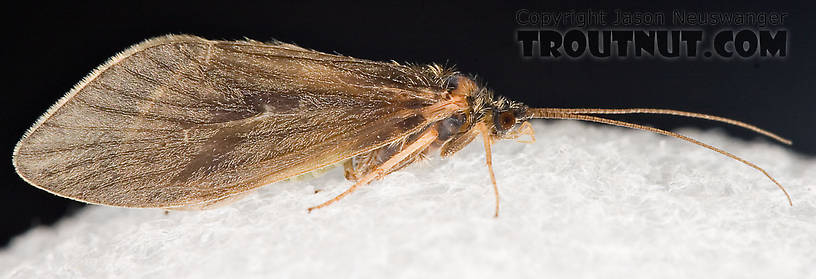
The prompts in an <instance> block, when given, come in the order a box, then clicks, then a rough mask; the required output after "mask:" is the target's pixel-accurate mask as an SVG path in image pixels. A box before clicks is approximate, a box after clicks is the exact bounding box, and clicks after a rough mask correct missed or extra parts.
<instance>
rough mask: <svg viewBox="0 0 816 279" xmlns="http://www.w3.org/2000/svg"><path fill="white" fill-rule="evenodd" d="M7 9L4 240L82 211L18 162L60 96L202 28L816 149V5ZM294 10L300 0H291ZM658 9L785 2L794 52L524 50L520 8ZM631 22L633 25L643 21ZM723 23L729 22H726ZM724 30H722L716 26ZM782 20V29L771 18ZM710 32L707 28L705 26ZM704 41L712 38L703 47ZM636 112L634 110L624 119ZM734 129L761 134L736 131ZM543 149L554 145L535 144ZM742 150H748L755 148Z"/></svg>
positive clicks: (209, 34) (121, 4) (536, 101)
mask: <svg viewBox="0 0 816 279" xmlns="http://www.w3.org/2000/svg"><path fill="white" fill-rule="evenodd" d="M19 2H21V1H15V3H16V4H15V5H21V6H5V7H3V9H4V12H3V18H2V20H3V21H4V24H3V26H4V29H5V32H3V33H4V36H3V37H4V38H3V41H4V42H3V44H2V48H3V51H2V61H3V65H4V68H5V69H6V71H7V72H6V75H5V78H4V80H5V83H4V85H5V90H4V93H5V98H6V102H5V105H6V107H5V108H4V109H2V110H0V113H2V121H3V122H4V126H3V127H4V128H5V129H4V131H5V137H4V139H3V140H4V142H3V145H2V146H4V149H3V150H4V151H3V152H5V154H6V159H5V161H4V163H3V164H2V170H3V175H5V180H4V181H5V182H6V183H5V185H3V187H4V188H3V192H2V194H0V197H2V201H0V212H2V217H3V219H2V229H0V245H5V244H7V243H8V241H9V240H10V238H11V237H12V236H13V235H16V234H19V233H22V232H23V231H25V230H26V229H28V228H30V227H32V226H36V225H41V224H52V223H54V222H55V221H56V220H58V219H59V218H61V217H63V216H65V214H66V212H67V213H70V212H75V211H76V210H77V209H79V208H81V205H80V204H79V203H77V202H73V201H69V200H67V199H63V198H59V197H56V196H53V195H50V194H48V193H46V192H44V191H41V190H38V189H36V188H34V187H31V186H29V185H27V184H26V183H25V182H24V181H23V180H22V179H20V178H19V177H18V176H17V175H16V174H15V173H14V170H13V167H12V166H11V153H12V149H13V147H14V144H15V143H16V141H17V140H18V139H19V138H20V137H21V136H22V135H23V133H24V132H25V130H26V129H27V128H28V127H29V126H30V125H31V124H32V123H33V122H34V121H35V120H36V119H37V117H39V116H40V115H41V114H42V113H43V112H45V110H46V109H47V108H48V107H49V106H50V105H51V104H52V103H54V102H55V101H56V100H57V99H58V98H59V97H60V96H62V95H63V94H64V93H65V92H67V91H68V90H69V89H70V88H71V87H72V86H73V85H74V84H75V83H77V82H78V81H79V80H80V79H82V78H83V77H84V76H85V75H86V74H87V73H89V72H90V71H91V70H93V69H94V68H95V67H96V66H97V65H99V64H101V63H103V62H104V61H105V60H106V59H107V58H108V57H110V56H112V55H114V54H115V53H117V52H119V51H121V50H124V49H125V48H127V47H128V46H130V45H132V44H135V43H138V42H140V41H142V40H144V39H146V38H150V37H154V36H159V35H164V34H195V35H199V36H203V37H206V38H209V39H230V40H236V39H242V38H244V37H247V38H252V39H256V40H260V41H268V40H271V39H273V38H274V39H278V40H281V41H284V42H292V43H297V44H299V45H301V46H304V47H307V48H311V49H316V50H320V51H324V52H333V51H336V52H339V53H342V54H345V55H349V56H354V57H358V58H367V59H372V60H395V61H401V62H415V63H431V62H439V63H443V64H447V65H457V67H458V68H459V69H460V70H462V71H464V72H469V73H474V74H478V76H479V77H480V78H481V79H482V80H483V81H486V82H487V84H488V86H490V87H491V88H493V89H495V91H496V92H498V93H499V94H502V95H505V96H508V97H510V98H512V99H515V100H519V101H522V102H525V103H527V104H528V105H531V106H538V107H602V108H623V107H661V108H674V109H681V110H689V111H695V112H702V113H711V114H717V115H722V116H726V117H731V118H735V119H739V120H743V121H747V122H749V123H753V124H755V125H757V126H759V127H763V128H768V129H770V130H772V131H774V132H777V133H779V134H781V135H783V136H785V137H788V138H790V139H792V140H793V141H794V143H795V145H794V146H793V147H791V149H792V150H795V151H797V152H799V153H801V154H807V155H806V156H813V155H814V154H816V144H814V139H816V132H814V129H813V128H814V124H816V112H815V111H814V109H813V106H814V104H816V94H814V88H816V86H814V79H813V78H812V77H813V76H814V75H813V73H814V70H813V69H812V68H811V66H814V63H813V62H812V61H814V55H813V52H814V50H816V44H814V38H813V36H812V35H813V30H814V29H813V27H816V26H814V24H813V23H812V21H813V15H814V14H813V12H812V8H813V7H803V6H801V5H811V4H805V3H809V2H808V1H802V2H803V3H796V4H787V3H784V2H779V1H773V2H770V1H762V2H760V1H756V2H753V3H741V4H739V5H737V6H734V5H733V4H731V5H729V4H725V3H723V4H717V3H711V2H709V1H699V2H697V3H695V2H688V1H686V2H684V3H685V4H683V6H667V5H662V6H661V5H655V4H652V3H651V1H627V2H618V3H614V4H612V3H604V4H599V3H593V2H587V1H547V2H530V3H504V4H499V3H492V4H481V3H475V2H464V3H447V4H435V3H434V4H432V3H433V2H416V3H402V2H395V3H381V4H355V5H349V4H347V3H339V2H337V3H312V2H308V1H295V2H294V3H292V2H290V3H274V2H272V1H269V2H264V3H239V2H238V1H230V2H226V3H221V4H211V3H203V2H196V3H186V4H183V3H164V2H135V1H115V2H114V1H110V2H103V3H84V4H67V3H62V4H41V3H32V2H31V1H29V3H19ZM293 5H294V6H293ZM522 8H524V9H529V10H537V11H567V10H570V9H586V8H592V9H605V10H607V11H612V10H613V9H616V8H619V9H626V10H632V11H634V10H641V11H662V12H664V13H666V14H667V15H670V13H671V10H672V9H674V8H685V9H690V10H705V11H724V12H733V11H754V12H758V11H784V12H788V13H789V14H790V16H789V17H788V18H787V20H786V22H785V25H784V26H783V27H784V28H785V29H787V30H789V36H790V38H789V48H788V57H787V58H786V59H758V58H751V59H730V60H721V59H710V60H704V59H696V60H693V59H678V60H675V61H669V60H667V59H663V58H643V59H633V58H629V59H609V60H606V61H600V60H596V59H590V58H584V59H579V60H571V59H561V60H557V61H553V60H544V59H522V58H521V56H520V45H519V44H518V42H517V41H516V40H515V37H514V36H515V31H516V30H517V29H518V28H519V26H518V25H516V23H515V22H514V13H515V11H517V10H518V9H522ZM635 28H636V27H635ZM716 28H727V26H719V27H716ZM716 28H715V29H716ZM774 28H779V27H774ZM710 31H712V29H708V30H707V32H710ZM703 47H704V48H705V46H703ZM624 119H626V120H634V118H624ZM637 121H638V122H642V123H648V124H653V125H656V126H658V127H661V128H669V129H671V128H675V127H680V126H697V127H701V128H711V127H721V126H723V125H718V124H714V123H710V122H707V121H697V120H690V119H676V118H670V117H654V118H652V117H640V118H637ZM723 129H725V131H727V132H728V134H730V135H733V136H736V137H742V138H746V139H754V138H756V137H757V136H755V135H751V134H749V133H747V132H745V131H743V130H741V129H738V128H731V127H724V128H723ZM537 144H547V139H539V141H538V142H537ZM746 155H747V154H746Z"/></svg>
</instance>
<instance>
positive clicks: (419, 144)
mask: <svg viewBox="0 0 816 279" xmlns="http://www.w3.org/2000/svg"><path fill="white" fill-rule="evenodd" d="M438 136H439V134H438V132H437V131H436V129H428V130H427V131H426V132H424V133H423V134H422V136H420V137H419V138H418V139H417V140H416V141H414V142H413V143H411V144H409V145H407V146H405V148H403V149H402V150H401V151H400V152H399V153H397V154H394V156H393V157H391V158H389V159H388V160H387V161H385V162H384V163H382V165H379V166H377V167H376V168H375V169H374V170H372V171H370V172H368V173H367V174H366V175H364V176H363V177H360V178H359V179H358V180H357V183H354V185H352V186H351V187H349V188H348V189H347V190H346V191H345V192H343V193H341V194H340V195H337V196H336V197H334V198H333V199H331V200H328V201H326V202H324V203H321V204H320V205H317V206H313V207H310V208H309V212H312V210H314V209H318V208H322V207H325V206H327V205H330V204H332V203H334V202H336V201H339V200H340V199H342V198H343V197H345V196H346V195H348V194H351V192H354V191H355V190H357V188H358V187H360V186H362V185H366V184H368V183H370V182H371V181H374V180H375V179H380V178H381V177H382V176H383V175H385V174H386V173H388V171H389V170H391V169H392V168H394V167H395V166H397V165H398V164H399V163H400V162H402V160H405V158H407V157H408V156H410V155H411V154H414V153H415V152H417V151H418V150H422V149H424V148H426V147H428V146H429V145H430V144H431V143H433V142H434V141H435V140H436V138H437V137H438Z"/></svg>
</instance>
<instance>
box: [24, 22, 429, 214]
mask: <svg viewBox="0 0 816 279" xmlns="http://www.w3.org/2000/svg"><path fill="white" fill-rule="evenodd" d="M434 84H435V81H434V80H433V75H432V74H429V73H424V74H423V72H422V71H421V70H419V68H412V67H408V66H403V65H398V64H396V63H381V62H372V61H366V60H359V59H354V58H350V57H345V56H339V55H331V54H325V53H320V52H316V51H310V50H306V49H303V48H299V47H297V46H294V45H288V44H262V43H259V42H253V41H241V42H227V41H208V40H205V39H202V38H198V37H192V36H166V37H160V38H156V39H151V40H148V41H146V42H143V43H141V44H138V45H136V46H133V47H131V48H130V49H128V50H126V51H124V52H123V53H121V54H119V55H117V56H115V57H114V58H112V59H111V60H110V61H109V62H108V63H106V64H105V65H103V66H101V67H100V68H99V69H98V70H96V71H95V72H93V73H92V74H91V75H89V76H88V77H87V78H86V79H85V80H83V81H82V82H80V83H79V84H78V85H77V86H76V87H75V88H74V89H73V90H71V91H70V92H69V93H68V94H67V95H66V96H65V97H63V99H61V100H60V101H59V102H58V103H57V104H55V105H54V106H53V107H52V108H51V109H50V110H49V111H48V112H47V113H46V114H45V115H43V117H41V118H40V120H39V121H38V122H37V123H36V124H35V125H34V126H33V127H32V128H31V129H30V130H29V131H28V132H27V133H26V135H25V136H24V137H23V139H22V140H21V141H20V142H19V143H18V145H17V147H16V148H15V152H14V164H15V167H16V168H17V172H18V173H19V174H20V175H21V176H22V177H23V178H24V179H26V180H27V181H28V182H30V183H31V184H33V185H35V186H37V187H40V188H42V189H44V190H46V191H49V192H52V193H55V194H57V195H61V196H65V197H68V198H72V199H77V200H81V201H85V202H91V203H99V204H107V205H115V206H127V207H178V206H190V205H195V204H201V203H205V202H208V201H213V200H219V199H223V198H226V197H229V196H233V195H237V194H239V193H241V192H245V191H247V190H250V189H253V188H256V187H259V186H263V185H265V184H268V183H271V182H275V181H279V180H282V179H285V178H288V177H292V176H295V175H298V174H301V173H304V172H308V171H311V170H314V169H316V168H319V167H322V166H326V165H329V164H333V163H336V162H339V161H341V160H343V159H346V158H349V157H352V156H354V155H357V154H360V153H363V152H367V151H370V150H372V149H374V148H378V147H381V146H383V145H385V144H388V143H389V142H393V141H394V140H396V139H398V138H400V137H404V136H406V135H408V134H410V133H414V132H417V131H418V130H419V129H420V128H422V127H424V126H426V125H427V124H428V122H429V120H427V119H424V118H423V117H422V115H420V114H419V110H420V109H421V108H423V107H425V106H427V105H430V104H433V103H435V102H438V101H439V100H440V98H442V97H441V96H442V95H441V94H442V92H443V91H442V89H441V88H437V87H435V86H434Z"/></svg>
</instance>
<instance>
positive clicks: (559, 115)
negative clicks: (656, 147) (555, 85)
mask: <svg viewBox="0 0 816 279" xmlns="http://www.w3.org/2000/svg"><path fill="white" fill-rule="evenodd" d="M527 113H528V115H529V116H531V117H532V118H544V119H573V120H582V121H589V122H597V123H602V124H607V125H614V126H620V127H626V128H632V129H639V130H645V131H649V132H653V133H658V134H662V135H666V136H670V137H675V138H678V139H682V140H685V141H688V142H691V143H693V144H696V145H699V146H702V147H705V148H708V149H710V150H714V151H716V152H717V153H720V154H722V155H725V156H728V157H730V158H731V159H734V160H737V161H740V162H742V163H743V164H745V165H748V166H750V167H752V168H754V169H756V170H758V171H760V172H762V174H764V175H765V176H766V177H768V178H769V179H770V180H771V181H773V183H774V184H776V186H777V187H779V189H780V190H782V192H783V193H785V197H787V198H788V204H790V205H791V206H793V200H791V197H790V195H789V194H788V191H787V190H785V187H782V184H779V182H777V181H776V179H774V178H773V177H771V175H770V174H768V172H766V171H765V170H764V169H762V168H760V167H759V166H757V165H755V164H754V163H751V162H748V161H746V160H745V159H742V158H740V157H737V156H736V155H734V154H731V153H728V152H726V151H724V150H722V149H719V148H716V147H713V146H711V145H708V144H705V143H702V142H700V141H698V140H695V139H692V138H690V137H687V136H684V135H681V134H678V133H674V132H669V131H666V130H661V129H657V128H654V127H649V126H644V125H639V124H634V123H629V122H623V121H618V120H612V119H606V118H601V117H596V116H590V115H583V114H576V113H565V112H557V109H556V110H553V109H549V108H531V109H528V110H527ZM740 123H741V122H740ZM746 125H747V124H746ZM752 127H753V126H752ZM756 129H759V128H756Z"/></svg>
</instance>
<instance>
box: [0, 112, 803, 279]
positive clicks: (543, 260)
mask: <svg viewBox="0 0 816 279" xmlns="http://www.w3.org/2000/svg"><path fill="white" fill-rule="evenodd" d="M535 127H536V130H537V138H538V142H536V143H535V144H522V143H516V142H513V141H504V142H500V143H498V144H496V145H495V146H494V149H493V150H494V153H493V154H494V167H495V170H496V177H497V179H498V183H499V187H500V191H501V193H502V210H501V217H500V218H498V219H494V218H492V213H493V211H492V210H493V194H492V192H491V188H490V186H489V185H490V184H489V183H490V182H489V177H488V174H487V172H486V167H485V166H484V163H483V162H484V154H483V151H482V149H481V142H480V141H478V140H477V141H476V142H474V143H473V144H471V145H470V146H469V147H468V148H466V149H465V150H464V151H462V152H460V153H458V154H456V155H455V156H454V157H453V158H451V159H448V160H439V159H434V160H431V161H429V162H427V163H424V164H420V165H418V166H413V167H410V168H408V169H406V170H404V171H400V172H397V173H394V174H391V175H389V176H388V177H386V178H385V179H384V180H382V181H379V182H375V183H373V184H371V185H369V186H367V187H364V188H362V189H360V190H359V191H357V192H356V193H354V194H353V195H351V196H349V197H347V198H346V199H344V200H342V201H341V202H339V203H337V204H334V205H332V206H330V207H328V208H326V209H322V210H318V211H315V212H313V213H312V214H307V213H306V208H307V207H309V206H312V205H315V204H318V203H319V202H322V201H325V200H326V199H328V198H330V197H332V196H334V195H336V194H337V193H339V192H340V191H342V190H345V189H346V187H348V186H349V185H350V184H349V182H346V181H345V180H344V179H343V178H342V171H341V170H340V169H335V170H332V171H330V172H329V173H327V174H326V175H324V176H322V177H320V178H317V179H312V180H308V181H296V182H283V183H278V184H273V185H270V186H266V187H264V188H262V189H261V190H259V191H258V192H256V193H254V194H251V195H250V196H248V197H247V198H245V199H243V200H241V201H238V202H236V203H234V204H232V205H230V206H227V207H223V208H219V209H215V210H210V211H190V212H171V213H170V214H169V215H165V214H164V212H163V211H162V210H139V209H122V208H111V207H102V206H90V207H87V208H86V209H84V210H83V211H81V212H80V213H79V214H77V215H76V216H74V217H72V218H69V219H65V220H63V221H61V222H60V223H59V224H58V225H57V226H55V227H53V228H38V229H34V230H32V231H30V232H28V233H27V234H25V235H24V236H21V237H19V238H17V239H16V240H14V241H13V243H12V244H11V246H10V248H8V249H6V250H4V251H1V252H0V274H2V275H4V276H7V277H12V278H55V277H62V278H118V277H150V278H170V277H183V278H188V277H194V278H202V277H213V278H227V277H230V278H240V277H266V278H289V277H292V278H317V277H322V278H347V277H367V278H390V277H413V278H425V277H426V275H431V276H432V277H460V276H466V277H462V278H496V276H507V275H511V276H521V277H537V278H541V277H543V276H547V277H568V278H576V277H603V278H630V277H640V278H701V277H702V278H806V277H810V278H814V276H816V160H814V159H813V158H804V157H801V156H799V155H796V154H794V153H792V152H790V151H787V150H786V149H785V147H784V146H780V145H776V144H771V143H769V142H768V141H765V140H756V141H752V142H744V141H741V140H736V139H731V138H727V137H725V136H724V134H722V133H720V132H716V131H708V132H699V131H696V130H690V131H685V132H686V133H688V134H690V135H692V136H696V137H697V138H699V139H702V140H703V141H704V142H707V143H710V144H713V145H715V146H719V147H723V148H725V149H726V150H729V151H731V152H733V153H735V154H737V155H742V156H744V157H745V158H746V159H748V160H750V161H752V162H754V163H757V164H758V165H760V166H762V167H765V168H766V169H767V170H768V171H769V172H770V173H771V174H772V175H774V176H775V177H776V178H777V179H778V180H779V181H781V182H782V183H783V184H784V185H785V186H787V188H788V191H790V193H791V196H792V197H793V199H794V205H795V206H794V207H789V206H787V204H786V201H785V199H784V196H783V194H782V193H781V192H780V191H779V190H778V189H777V188H776V186H774V184H772V183H771V182H770V181H769V180H767V179H766V178H765V177H764V176H762V175H761V174H760V173H759V172H757V171H755V170H753V169H751V168H749V167H747V166H744V165H742V164H740V163H739V162H736V161H733V160H731V159H728V158H726V157H724V156H722V155H719V154H717V153H714V152H712V151H709V150H706V149H703V148H700V147H698V146H695V145H692V144H688V143H685V142H682V141H680V140H676V139H672V138H668V137H663V136H658V135H652V134H648V133H645V132H639V131H633V130H625V129H622V128H612V127H600V126H590V125H586V124H582V123H578V122H569V121H557V122H546V123H544V122H539V123H536V125H535ZM681 132H682V131H681ZM315 188H320V189H323V190H324V191H322V192H320V193H318V194H314V193H313V191H314V189H315Z"/></svg>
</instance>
